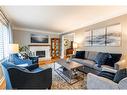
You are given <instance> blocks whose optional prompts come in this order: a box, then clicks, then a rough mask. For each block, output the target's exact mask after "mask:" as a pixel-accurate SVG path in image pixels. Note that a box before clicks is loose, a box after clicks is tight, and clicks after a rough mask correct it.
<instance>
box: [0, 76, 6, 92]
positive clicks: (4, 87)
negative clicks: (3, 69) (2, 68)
mask: <svg viewBox="0 0 127 95" xmlns="http://www.w3.org/2000/svg"><path fill="white" fill-rule="evenodd" d="M2 89H6V81H5V79H4V78H2V79H1V83H0V90H2Z"/></svg>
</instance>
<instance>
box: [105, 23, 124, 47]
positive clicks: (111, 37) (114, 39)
mask: <svg viewBox="0 0 127 95" xmlns="http://www.w3.org/2000/svg"><path fill="white" fill-rule="evenodd" d="M121 35H122V33H121V24H116V25H112V26H108V27H107V39H106V45H107V46H120V45H121Z"/></svg>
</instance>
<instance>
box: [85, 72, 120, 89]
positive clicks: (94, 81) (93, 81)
mask: <svg viewBox="0 0 127 95" xmlns="http://www.w3.org/2000/svg"><path fill="white" fill-rule="evenodd" d="M87 89H118V84H117V83H115V82H113V81H112V80H109V79H107V78H104V77H100V76H97V75H95V74H92V73H88V75H87Z"/></svg>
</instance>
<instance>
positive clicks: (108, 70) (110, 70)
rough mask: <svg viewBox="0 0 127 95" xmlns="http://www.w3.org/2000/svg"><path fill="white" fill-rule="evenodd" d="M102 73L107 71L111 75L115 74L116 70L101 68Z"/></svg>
mask: <svg viewBox="0 0 127 95" xmlns="http://www.w3.org/2000/svg"><path fill="white" fill-rule="evenodd" d="M102 71H107V72H111V73H116V72H117V70H116V69H111V68H108V67H102Z"/></svg>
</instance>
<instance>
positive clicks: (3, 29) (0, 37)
mask: <svg viewBox="0 0 127 95" xmlns="http://www.w3.org/2000/svg"><path fill="white" fill-rule="evenodd" d="M8 45H9V31H8V27H7V26H6V25H4V24H3V23H1V22H0V60H2V59H3V58H4V57H7V56H8V55H9V53H8Z"/></svg>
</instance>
